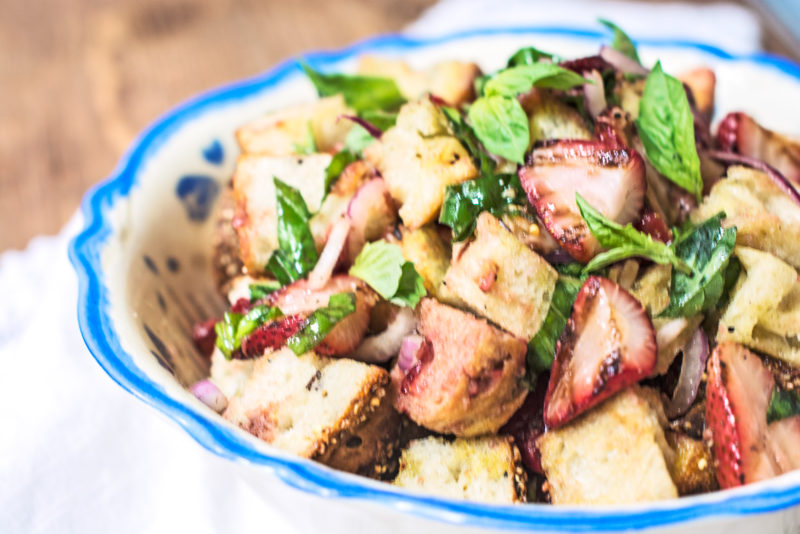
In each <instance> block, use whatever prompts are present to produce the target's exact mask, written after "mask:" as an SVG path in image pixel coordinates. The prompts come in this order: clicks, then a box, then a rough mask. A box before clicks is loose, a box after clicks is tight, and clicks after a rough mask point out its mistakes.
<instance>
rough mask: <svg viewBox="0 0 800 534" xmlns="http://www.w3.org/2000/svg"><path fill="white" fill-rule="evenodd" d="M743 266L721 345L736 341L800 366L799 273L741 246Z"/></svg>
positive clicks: (721, 332) (725, 317) (722, 322)
mask: <svg viewBox="0 0 800 534" xmlns="http://www.w3.org/2000/svg"><path fill="white" fill-rule="evenodd" d="M734 252H735V253H736V257H737V258H739V261H740V262H741V263H742V270H743V272H742V273H741V274H740V275H739V280H738V281H737V282H736V285H735V286H734V288H733V290H732V291H731V299H730V302H729V303H728V307H727V308H725V311H724V313H723V314H722V317H721V318H720V321H719V330H718V331H717V342H718V343H721V342H723V341H736V342H738V343H741V344H742V345H746V346H747V347H750V348H752V349H755V350H759V351H762V352H765V353H767V354H769V355H770V356H773V357H775V358H778V359H779V360H783V361H785V362H786V363H788V364H789V365H792V366H795V367H798V366H800V343H798V338H800V283H798V279H797V271H795V270H794V268H793V267H792V266H791V265H789V264H788V263H785V262H783V261H781V260H779V259H778V258H776V257H775V256H773V255H771V254H768V253H766V252H762V251H760V250H756V249H752V248H747V247H740V246H737V247H736V249H735V251H734Z"/></svg>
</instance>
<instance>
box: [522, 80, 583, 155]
mask: <svg viewBox="0 0 800 534" xmlns="http://www.w3.org/2000/svg"><path fill="white" fill-rule="evenodd" d="M520 100H521V103H522V105H523V108H524V109H525V112H526V113H527V114H528V118H529V121H530V134H531V140H530V144H531V145H533V144H534V143H536V142H538V141H546V140H548V139H591V138H592V130H591V129H589V126H588V125H587V124H586V121H585V120H584V119H583V117H582V116H581V114H580V113H578V110H577V109H575V108H573V107H571V106H568V105H567V104H565V103H564V102H563V101H562V100H560V99H558V98H556V97H555V96H554V95H552V94H551V93H550V92H548V91H543V90H541V89H533V90H531V91H530V92H529V93H526V94H525V95H522V96H521V97H520Z"/></svg>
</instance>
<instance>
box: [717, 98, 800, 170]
mask: <svg viewBox="0 0 800 534" xmlns="http://www.w3.org/2000/svg"><path fill="white" fill-rule="evenodd" d="M717 143H718V144H719V146H720V148H721V149H722V150H725V151H728V152H736V153H738V154H742V155H743V156H748V157H751V158H756V159H760V160H762V161H764V162H765V163H767V164H769V165H770V166H772V167H774V168H775V169H776V170H777V171H778V172H780V173H781V174H783V175H784V176H785V177H786V179H787V180H789V181H790V182H792V183H793V184H795V185H800V142H798V141H795V140H794V139H790V138H788V137H785V136H783V135H781V134H778V133H776V132H773V131H771V130H768V129H766V128H764V127H763V126H761V125H760V124H758V123H757V122H756V121H754V120H753V119H752V117H750V116H749V115H747V114H745V113H741V112H736V113H728V115H726V116H725V118H724V119H722V122H720V123H719V128H718V129H717Z"/></svg>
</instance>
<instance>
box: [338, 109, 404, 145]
mask: <svg viewBox="0 0 800 534" xmlns="http://www.w3.org/2000/svg"><path fill="white" fill-rule="evenodd" d="M360 116H361V118H363V119H364V120H367V121H369V122H370V123H372V125H373V126H375V127H376V128H380V129H381V130H383V131H384V132H385V131H386V130H388V129H389V128H391V127H392V126H394V125H395V123H396V122H397V113H389V112H385V111H382V110H367V111H364V112H363V113H361V114H360ZM374 141H375V138H374V137H373V136H372V134H371V133H369V132H368V131H367V130H366V128H364V127H363V126H361V125H360V124H354V125H353V127H352V128H351V129H350V131H349V132H347V136H346V137H345V139H344V146H345V148H346V149H347V150H349V151H350V152H352V153H354V154H359V153H360V152H361V151H362V150H364V149H365V148H367V147H368V146H369V145H371V144H372V143H373V142H374Z"/></svg>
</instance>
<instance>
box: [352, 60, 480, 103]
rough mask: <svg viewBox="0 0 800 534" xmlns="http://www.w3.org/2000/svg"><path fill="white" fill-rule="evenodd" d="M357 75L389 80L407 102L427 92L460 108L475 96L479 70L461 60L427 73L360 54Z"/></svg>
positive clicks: (448, 62)
mask: <svg viewBox="0 0 800 534" xmlns="http://www.w3.org/2000/svg"><path fill="white" fill-rule="evenodd" d="M358 72H359V74H364V75H368V76H380V77H382V78H391V79H393V80H394V81H395V83H396V84H397V87H398V88H399V89H400V92H401V93H403V96H404V97H406V98H407V99H409V100H415V99H417V98H420V97H421V96H424V95H425V94H426V93H431V94H434V95H436V96H438V97H439V98H442V99H443V100H444V101H445V102H447V103H448V104H450V105H453V106H460V105H461V104H463V103H465V102H467V101H469V100H472V98H473V97H474V96H475V90H474V82H475V78H476V77H477V76H478V75H480V73H481V70H480V68H479V67H478V66H477V65H476V64H475V63H466V62H463V61H443V62H441V63H437V64H435V65H433V66H432V67H430V68H429V69H427V70H415V69H412V68H411V67H410V66H409V65H408V64H407V63H406V62H405V61H403V60H400V59H392V58H387V57H380V56H374V55H364V56H361V59H360V60H359V64H358Z"/></svg>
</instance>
